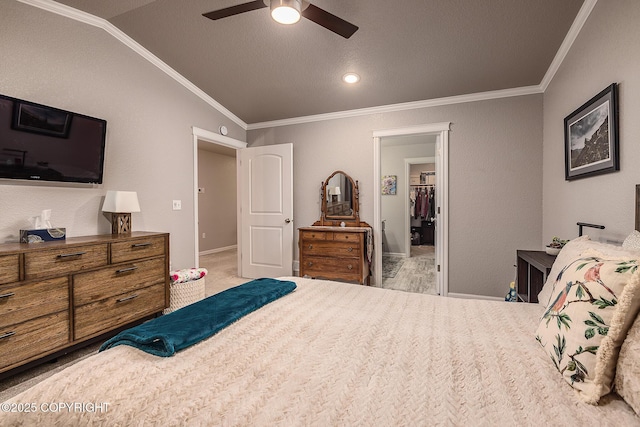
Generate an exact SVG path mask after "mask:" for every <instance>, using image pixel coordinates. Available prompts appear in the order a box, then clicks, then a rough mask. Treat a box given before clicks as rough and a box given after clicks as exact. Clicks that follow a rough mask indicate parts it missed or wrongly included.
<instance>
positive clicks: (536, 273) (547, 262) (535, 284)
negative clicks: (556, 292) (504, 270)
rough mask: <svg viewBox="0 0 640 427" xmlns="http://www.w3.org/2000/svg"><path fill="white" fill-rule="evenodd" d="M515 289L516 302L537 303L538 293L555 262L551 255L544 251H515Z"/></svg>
mask: <svg viewBox="0 0 640 427" xmlns="http://www.w3.org/2000/svg"><path fill="white" fill-rule="evenodd" d="M516 255H517V261H516V268H517V270H518V275H517V278H516V289H517V292H518V300H519V301H523V302H532V303H537V302H538V293H540V291H541V290H542V287H543V286H544V282H546V281H547V276H548V275H549V273H550V272H551V266H552V265H553V262H554V261H555V260H556V257H555V256H553V255H549V254H547V253H546V252H545V251H522V250H518V251H516Z"/></svg>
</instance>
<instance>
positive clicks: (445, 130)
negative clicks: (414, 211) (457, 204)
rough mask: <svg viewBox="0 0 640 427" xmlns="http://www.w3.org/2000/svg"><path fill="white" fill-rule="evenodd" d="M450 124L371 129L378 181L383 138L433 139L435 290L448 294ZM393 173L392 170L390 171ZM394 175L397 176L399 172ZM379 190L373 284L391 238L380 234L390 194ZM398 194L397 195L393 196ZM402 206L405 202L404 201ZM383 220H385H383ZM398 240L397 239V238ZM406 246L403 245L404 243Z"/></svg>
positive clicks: (405, 185) (379, 275) (378, 281)
mask: <svg viewBox="0 0 640 427" xmlns="http://www.w3.org/2000/svg"><path fill="white" fill-rule="evenodd" d="M449 128H450V123H449V122H446V123H435V124H425V125H419V126H413V127H408V128H398V129H388V130H380V131H374V132H373V140H374V182H377V183H381V182H382V181H381V180H382V177H383V171H382V147H383V141H384V140H386V139H389V138H394V137H408V136H427V137H430V138H432V141H433V139H435V144H434V147H435V150H434V151H435V152H434V155H433V157H434V158H435V165H436V166H435V169H436V171H435V172H436V175H435V176H436V178H435V181H436V182H435V185H434V188H435V199H434V202H435V205H434V206H435V211H434V212H435V223H436V224H437V227H436V228H435V230H434V239H435V242H437V243H438V244H437V245H435V247H434V249H435V250H434V252H435V263H434V265H435V271H436V288H437V293H438V294H439V295H442V296H447V293H448V250H447V245H448V196H447V195H448V145H449ZM407 157H408V156H407ZM392 175H393V174H392ZM397 175H400V176H402V178H403V181H404V183H403V188H404V189H405V190H404V191H406V192H404V193H402V195H401V196H400V197H401V199H402V200H401V202H404V201H407V200H408V191H409V190H408V188H409V187H408V183H407V181H405V180H404V174H403V173H402V172H400V173H398V174H397ZM397 175H396V179H397V178H398V176H397ZM381 193H382V192H381V191H375V192H374V227H373V228H374V230H373V233H374V245H375V250H374V265H373V274H374V284H375V286H378V287H381V284H382V272H383V259H382V258H383V252H385V250H386V249H385V248H384V245H385V243H386V244H387V245H390V244H391V243H398V242H397V241H396V242H391V241H390V240H389V239H387V238H386V236H385V234H383V231H382V230H383V229H385V233H386V229H387V228H388V227H389V223H388V222H387V220H386V218H383V210H382V208H383V199H382V198H383V197H389V196H387V195H384V196H383V195H382V194H381ZM396 197H397V196H396ZM403 206H404V203H403ZM383 220H384V222H383ZM400 227H401V229H402V230H403V231H401V232H400V234H398V235H401V234H402V233H404V235H405V236H406V239H409V238H410V235H409V230H406V226H405V224H404V222H403V224H402V225H401V226H400ZM398 240H400V239H398ZM402 240H403V241H402V244H403V245H406V241H405V240H404V239H402ZM405 247H406V246H405ZM392 250H393V249H392V248H389V250H387V252H391V251H392ZM398 252H399V255H401V256H402V255H405V256H409V255H410V250H409V251H406V250H405V249H402V250H400V251H398Z"/></svg>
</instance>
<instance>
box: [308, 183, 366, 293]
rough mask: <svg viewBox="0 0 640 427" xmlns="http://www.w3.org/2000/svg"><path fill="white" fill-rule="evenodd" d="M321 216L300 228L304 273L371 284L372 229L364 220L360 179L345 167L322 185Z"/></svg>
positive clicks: (315, 276) (313, 276) (314, 276)
mask: <svg viewBox="0 0 640 427" xmlns="http://www.w3.org/2000/svg"><path fill="white" fill-rule="evenodd" d="M320 197H321V213H320V220H318V221H316V222H315V223H314V224H313V225H312V226H310V227H302V228H299V229H298V231H299V236H298V237H299V238H298V245H299V248H300V276H301V277H305V276H307V277H312V278H323V279H331V280H344V281H357V282H358V283H360V284H362V285H364V284H365V283H366V284H367V285H368V284H369V277H370V264H371V259H372V256H373V254H372V252H373V240H372V239H373V237H372V230H371V227H370V226H369V224H367V223H366V222H364V221H360V210H359V209H360V205H359V189H358V181H354V180H353V179H352V178H351V177H350V176H349V175H347V174H346V173H344V172H342V171H336V172H334V173H332V174H331V175H330V176H329V177H328V178H327V179H326V180H325V181H324V182H323V183H322V184H321V186H320Z"/></svg>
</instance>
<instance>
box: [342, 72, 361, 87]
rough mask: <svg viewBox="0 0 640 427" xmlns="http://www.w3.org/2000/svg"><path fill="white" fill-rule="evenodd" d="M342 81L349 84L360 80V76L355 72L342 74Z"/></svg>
mask: <svg viewBox="0 0 640 427" xmlns="http://www.w3.org/2000/svg"><path fill="white" fill-rule="evenodd" d="M342 81H344V82H345V83H349V84H354V83H358V82H359V81H360V76H359V75H357V74H356V73H347V74H345V75H344V76H342Z"/></svg>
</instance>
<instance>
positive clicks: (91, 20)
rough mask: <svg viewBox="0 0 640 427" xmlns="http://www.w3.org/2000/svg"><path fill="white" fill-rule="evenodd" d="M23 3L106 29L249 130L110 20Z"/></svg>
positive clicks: (31, 0) (44, 0) (39, 0)
mask: <svg viewBox="0 0 640 427" xmlns="http://www.w3.org/2000/svg"><path fill="white" fill-rule="evenodd" d="M18 1H19V2H21V3H25V4H28V5H30V6H34V7H37V8H39V9H42V10H46V11H47V12H51V13H55V14H58V15H61V16H64V17H66V18H69V19H73V20H75V21H78V22H82V23H85V24H88V25H92V26H94V27H97V28H101V29H103V30H105V31H106V32H107V33H109V34H110V35H112V36H113V37H115V38H116V39H118V40H119V41H120V42H121V43H122V44H124V45H125V46H127V47H128V48H130V49H131V50H133V51H134V52H136V53H137V54H138V55H140V56H142V57H143V58H144V59H146V60H147V61H149V62H150V63H151V64H153V65H155V66H156V67H157V68H159V69H160V70H161V71H163V72H164V73H166V74H167V75H168V76H169V77H171V78H172V79H174V80H175V81H176V82H178V83H180V84H181V85H182V86H184V87H185V88H186V89H188V90H189V91H191V92H192V93H193V94H194V95H196V96H197V97H199V98H200V99H202V100H203V101H204V102H206V103H207V104H209V105H210V106H212V107H213V108H215V109H216V110H218V111H219V112H220V113H222V114H223V115H224V116H226V117H227V118H228V119H229V120H231V121H233V122H234V123H235V124H237V125H238V126H240V127H241V128H242V129H244V130H247V124H246V123H245V122H244V121H243V120H242V119H240V118H239V117H238V116H236V115H235V114H233V113H232V112H231V111H229V110H228V109H226V108H225V107H224V106H223V105H222V104H220V103H219V102H218V101H216V100H215V99H213V98H212V97H210V96H209V95H207V94H206V93H205V92H204V91H203V90H202V89H200V88H199V87H197V86H196V85H194V84H193V83H191V82H190V81H189V80H187V79H186V78H185V77H184V76H183V75H182V74H180V73H178V72H177V71H176V70H174V69H173V68H171V67H170V66H169V65H167V64H166V63H165V62H164V61H162V60H161V59H160V58H158V57H157V56H155V55H154V54H153V53H151V52H150V51H148V50H147V49H146V48H144V47H143V46H142V45H141V44H140V43H138V42H136V41H135V40H134V39H132V38H131V37H129V36H128V35H126V34H125V33H124V32H122V31H121V30H120V29H119V28H118V27H116V26H115V25H113V24H111V23H110V22H109V21H107V20H105V19H102V18H99V17H97V16H95V15H91V14H90V13H86V12H83V11H81V10H78V9H74V8H73V7H70V6H67V5H64V4H61V3H57V2H55V1H52V0H18Z"/></svg>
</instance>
